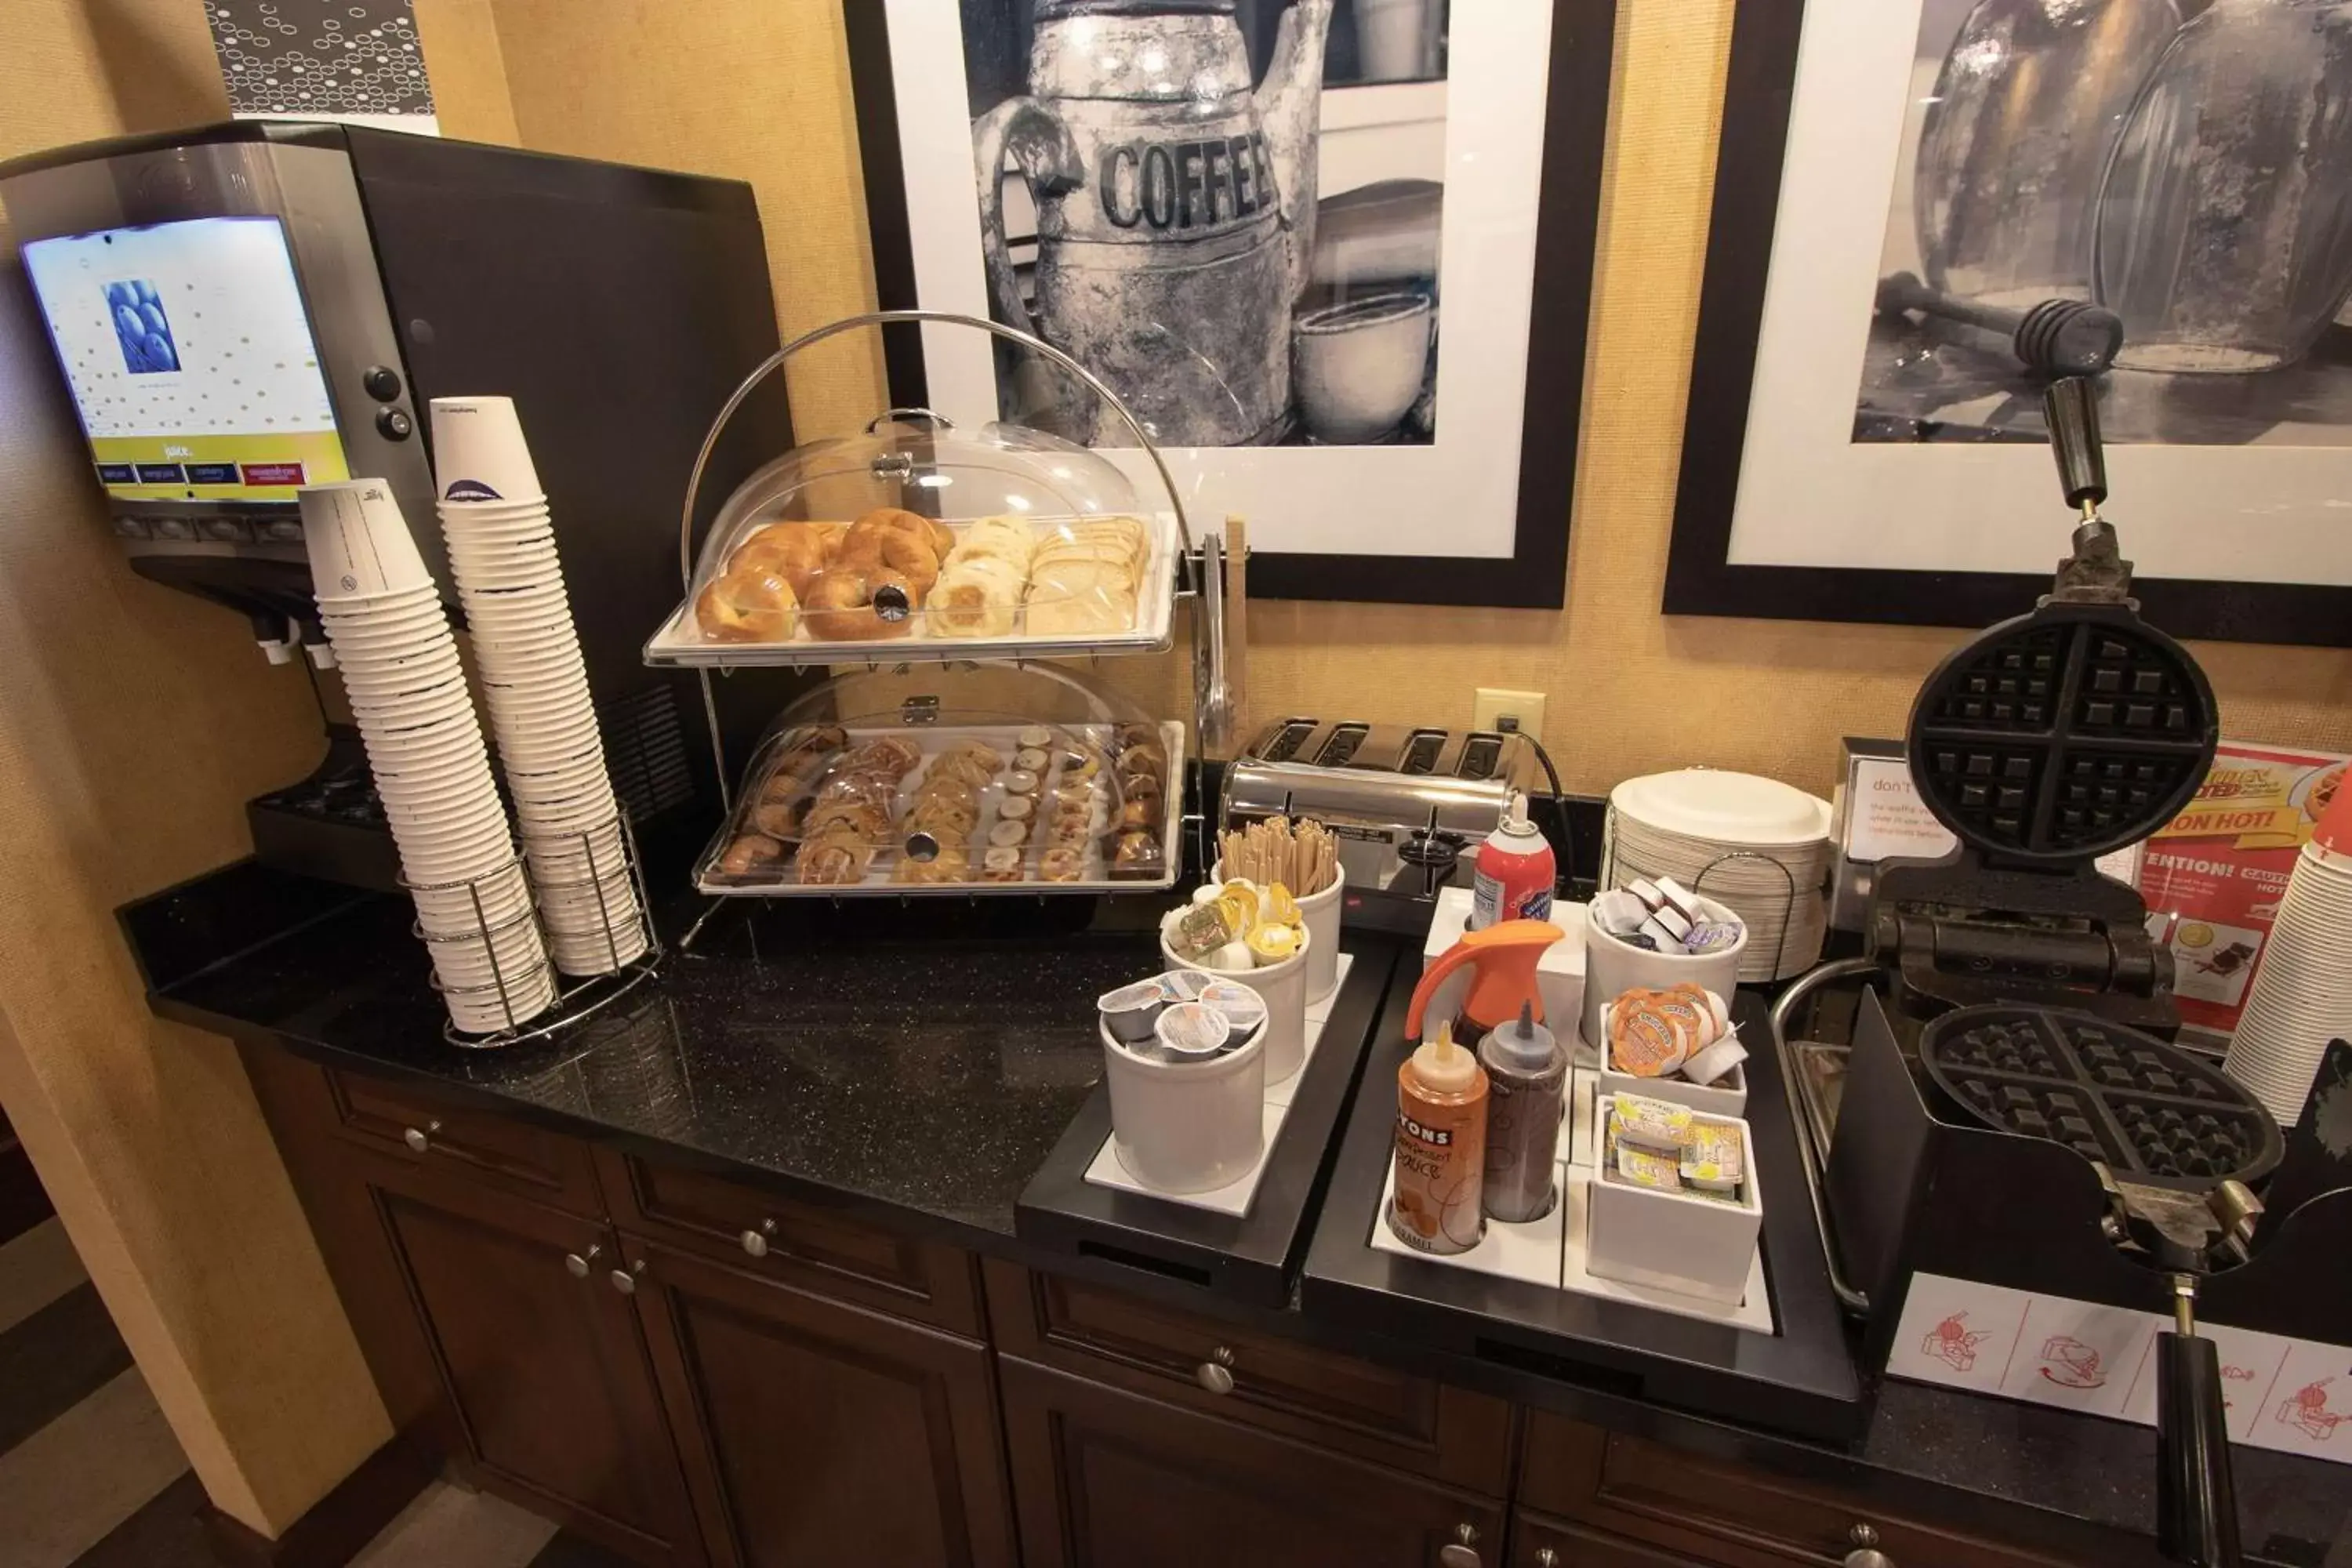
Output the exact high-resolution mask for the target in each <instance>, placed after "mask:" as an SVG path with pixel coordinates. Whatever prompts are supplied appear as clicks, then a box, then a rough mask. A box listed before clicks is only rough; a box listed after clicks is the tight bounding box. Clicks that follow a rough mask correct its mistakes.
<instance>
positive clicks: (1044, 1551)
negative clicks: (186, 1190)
mask: <svg viewBox="0 0 2352 1568" xmlns="http://www.w3.org/2000/svg"><path fill="white" fill-rule="evenodd" d="M244 1055H245V1060H246V1064H247V1071H248V1073H249V1075H250V1076H251V1078H252V1079H253V1082H254V1087H255V1089H256V1091H257V1095H258V1097H259V1099H260V1101H261V1104H262V1108H263V1110H264V1112H265V1114H266V1115H267V1116H268V1120H269V1123H270V1127H271V1130H272V1131H273V1132H274V1134H275V1135H276V1137H277V1139H278V1146H279V1148H280V1150H281V1151H282V1152H284V1154H285V1157H286V1161H287V1164H288V1167H289V1171H290V1172H291V1173H292V1174H293V1177H294V1182H295V1187H296V1190H297V1191H298V1192H299V1194H300V1195H301V1198H302V1202H303V1205H304V1206H305V1208H306V1210H307V1211H308V1212H309V1214H310V1220H311V1225H312V1227H313V1229H314V1231H315V1232H316V1234H317V1237H318V1240H319V1246H320V1252H321V1253H322V1254H323V1255H324V1257H325V1258H326V1261H327V1265H328V1268H329V1269H330V1271H331V1273H332V1274H333V1276H334V1279H335V1283H336V1287H337V1289H338V1290H339V1292H340V1293H341V1297H342V1299H343V1302H344V1306H345V1308H346V1310H348V1311H349V1312H350V1314H351V1317H352V1326H353V1328H354V1330H355V1331H357V1333H358V1336H359V1340H360V1343H361V1347H362V1350H363V1351H364V1352H365V1353H366V1355H367V1357H368V1362H369V1365H370V1367H371V1368H372V1369H373V1372H374V1373H375V1376H376V1381H377V1385H378V1387H379V1389H380V1390H381V1392H382V1393H383V1398H384V1403H385V1405H386V1406H387V1408H388V1409H389V1410H390V1411H391V1413H392V1415H393V1419H394V1423H395V1425H397V1426H399V1427H400V1429H401V1430H402V1431H403V1432H404V1433H407V1434H411V1435H415V1436H429V1437H431V1438H433V1439H435V1440H436V1442H437V1445H438V1446H439V1447H440V1448H441V1449H442V1451H443V1452H444V1453H445V1454H446V1455H447V1456H448V1457H449V1458H451V1459H453V1460H454V1461H456V1463H457V1465H458V1467H459V1468H461V1470H462V1471H463V1472H465V1473H466V1474H467V1476H468V1477H469V1478H470V1479H474V1480H476V1481H478V1483H479V1484H481V1485H482V1486H484V1487H485V1488H486V1489H489V1490H493V1491H497V1492H499V1493H501V1494H503V1495H506V1496H508V1497H510V1498H512V1499H514V1500H517V1501H520V1502H521V1503H523V1504H524V1505H526V1506H528V1507H530V1508H532V1509H534V1510H537V1511H539V1512H541V1514H544V1515H546V1516H547V1517H549V1518H551V1519H553V1520H555V1521H558V1522H560V1523H562V1524H563V1525H564V1526H565V1527H567V1528H569V1529H572V1530H574V1531H579V1532H581V1533H583V1534H585V1535H588V1536H591V1537H593V1538H594V1539H596V1540H598V1541H600V1542H604V1544H606V1545H608V1546H610V1547H612V1548H613V1549H614V1550H615V1551H617V1552H621V1553H623V1554H624V1555H625V1556H627V1557H628V1558H630V1559H632V1560H634V1561H635V1562H637V1563H643V1564H646V1568H690V1565H698V1564H701V1563H715V1564H718V1565H719V1568H818V1565H824V1568H830V1565H832V1564H835V1563H875V1564H887V1565H889V1568H900V1565H902V1564H904V1565H909V1568H934V1565H936V1568H1016V1565H1018V1564H1024V1563H1025V1564H1026V1565H1027V1568H1198V1565H1199V1564H1202V1563H1227V1562H1244V1561H1247V1562H1258V1563H1279V1564H1283V1565H1284V1568H1327V1565H1328V1568H1842V1565H1843V1563H1846V1562H1847V1560H1848V1558H1849V1556H1850V1554H1851V1553H1853V1552H1855V1551H1857V1550H1860V1549H1862V1548H1864V1547H1875V1548H1876V1549H1877V1550H1878V1551H1880V1552H1883V1553H1885V1556H1886V1557H1887V1558H1890V1559H1892V1560H1893V1561H1894V1562H1895V1563H1900V1564H1902V1565H1903V1568H1913V1565H1915V1564H1936V1565H1937V1568H2054V1565H2055V1564H2057V1563H2059V1561H2060V1560H2059V1559H2057V1558H2055V1557H2053V1556H2046V1555H2039V1554H2036V1553H2034V1552H2028V1551H2024V1550H2021V1549H2018V1548H2016V1547H2012V1546H2010V1545H2007V1544H2004V1543H2000V1542H1990V1541H1986V1540H1982V1539H1979V1538H1978V1537H1976V1536H1974V1535H1971V1534H1969V1533H1966V1532H1965V1531H1958V1530H1955V1529H1952V1528H1950V1527H1948V1526H1943V1525H1929V1524H1926V1523H1922V1522H1918V1521H1911V1520H1906V1519H1903V1518H1899V1517H1891V1516H1889V1515H1888V1514H1886V1513H1885V1511H1884V1510H1880V1509H1877V1508H1874V1507H1873V1506H1871V1505H1869V1504H1866V1503H1864V1502H1861V1501H1858V1500H1855V1499H1853V1498H1852V1497H1849V1496H1844V1495H1842V1494H1840V1493H1839V1492H1837V1491H1835V1490H1832V1489H1828V1488H1825V1487H1821V1486H1817V1485H1813V1484H1811V1483H1808V1482H1800V1481H1797V1480H1792V1479H1788V1478H1785V1477H1782V1476H1780V1475H1778V1474H1773V1473H1769V1472H1767V1471H1764V1470H1761V1469H1757V1468H1748V1467H1745V1466H1739V1465H1734V1464H1731V1463H1727V1462H1726V1461H1724V1460H1721V1459H1716V1458H1706V1457H1704V1456H1702V1455H1698V1454H1694V1453H1687V1452H1684V1451H1682V1450H1680V1449H1673V1448H1668V1447H1664V1446H1662V1445H1659V1444H1655V1443H1652V1442H1648V1441H1645V1440H1643V1439H1641V1438H1636V1437H1630V1436H1624V1435H1622V1434H1620V1433H1611V1432H1606V1431H1603V1430H1602V1429H1601V1428H1599V1427H1596V1426H1587V1425H1584V1424H1582V1423H1580V1422H1576V1421H1571V1420H1568V1419H1566V1418H1564V1417H1561V1416H1558V1415H1551V1414H1549V1413H1546V1412H1540V1411H1523V1412H1514V1411H1513V1410H1512V1408H1511V1407H1510V1406H1509V1405H1507V1404H1505V1403H1504V1402H1503V1401H1501V1400H1498V1399H1495V1398H1492V1397H1490V1396H1486V1395H1483V1394H1470V1393H1467V1392H1465V1391H1463V1390H1461V1389H1456V1388H1450V1387H1447V1386H1445V1385H1443V1384H1438V1383H1436V1382H1434V1381H1433V1380H1431V1379H1428V1378H1425V1377H1421V1376H1418V1375H1415V1374H1412V1373H1402V1372H1399V1371H1397V1370H1395V1369H1394V1368H1391V1367H1388V1366H1382V1365H1378V1364H1375V1363H1370V1362H1366V1361H1361V1360H1359V1359H1357V1358H1354V1357H1352V1356H1348V1355H1345V1354H1341V1353H1339V1352H1334V1351H1330V1350H1325V1349H1320V1348H1317V1347H1315V1346H1311V1345H1308V1344H1306V1343H1303V1342H1300V1341H1299V1340H1297V1339H1294V1338H1291V1337H1288V1336H1286V1335H1283V1334H1279V1333H1271V1332H1256V1331H1247V1330H1242V1329H1238V1328H1236V1327H1234V1326H1233V1325H1231V1324H1230V1323H1226V1322H1223V1321H1222V1320H1220V1319H1216V1318H1213V1317H1210V1316H1206V1315H1198V1316H1196V1315H1194V1314H1192V1313H1190V1312H1185V1311H1180V1310H1174V1309H1171V1308H1169V1307H1165V1306H1162V1305H1159V1304H1157V1303H1153V1302H1148V1301H1145V1300H1139V1299H1137V1298H1133V1297H1129V1296H1126V1295H1123V1294H1121V1293H1119V1292H1117V1291H1114V1290H1109V1289H1103V1288H1101V1287H1098V1286H1095V1285H1091V1284H1087V1283H1085V1282H1083V1281H1078V1280H1073V1279H1066V1278H1063V1277H1060V1276H1055V1275H1048V1274H1044V1273H1037V1272H1033V1271H1031V1270H1028V1269H1025V1268H1021V1267H1019V1266H1017V1265H1014V1264H1012V1263H1009V1262H1005V1261H1003V1260H998V1259H991V1260H990V1261H989V1262H988V1263H987V1264H986V1265H985V1268H984V1269H983V1268H982V1265H981V1264H980V1263H979V1262H978V1261H977V1260H976V1259H975V1258H973V1257H972V1256H971V1254H970V1253H968V1252H965V1251H962V1250H961V1249H959V1248H957V1247H950V1246H946V1245H943V1244H941V1243H940V1242H936V1241H929V1240H917V1239H915V1238H913V1237H907V1236H904V1235H901V1234H899V1233H898V1232H896V1231H893V1230H890V1229H888V1228H887V1227H885V1226H877V1225H876V1224H874V1223H872V1222H871V1221H870V1220H869V1219H868V1217H867V1216H866V1215H864V1214H863V1213H859V1214H857V1215H856V1216H855V1217H853V1215H851V1214H850V1213H846V1212H844V1211H842V1210H839V1209H836V1208H835V1207H832V1206H828V1205H820V1204H816V1203H813V1202H806V1201H794V1200H788V1199H782V1198H778V1197H776V1196H774V1195H773V1194H770V1193H768V1192H767V1191H765V1190H764V1189H762V1188H760V1187H756V1186H752V1185H749V1184H741V1183H738V1182H735V1181H731V1180H729V1179H726V1178H723V1177H720V1176H717V1175H713V1174H710V1173H708V1172H707V1171H701V1170H696V1169H691V1168H688V1167H687V1166H684V1165H678V1166H672V1165H667V1164H663V1163H656V1162H653V1161H648V1160H646V1159H643V1158H640V1157H638V1156H636V1155H635V1154H624V1153H622V1152H618V1151H615V1150H612V1149H608V1148H604V1147H593V1148H592V1146H591V1145H590V1144H589V1143H588V1142H585V1141H583V1140H580V1139H576V1138H572V1137H570V1136H567V1135H565V1134H562V1133H559V1132H554V1131H549V1130H547V1129H546V1128H543V1127H541V1126H539V1125H537V1124H534V1123H530V1122H526V1121H520V1120H518V1119H514V1118H509V1117H506V1116H502V1115H500V1114H499V1113H497V1112H495V1111H491V1110H480V1109H478V1108H476V1107H473V1106H470V1105H468V1106H457V1105H452V1104H449V1103H446V1102H445V1101H444V1100H441V1099H440V1097H437V1096H435V1095H432V1094H430V1093H428V1092H426V1091H424V1090H417V1089H413V1088H412V1086H410V1085H408V1084H406V1083H403V1084H401V1085H399V1086H398V1087H396V1088H395V1087H388V1086H386V1085H384V1084H382V1083H379V1082H376V1081H375V1080H373V1079H369V1078H366V1077H363V1076H361V1075H355V1074H350V1073H345V1072H341V1071H329V1070H327V1069H323V1068H319V1067H315V1066H312V1065H310V1064H308V1063H306V1062H302V1061H299V1060H298V1059H296V1058H292V1057H289V1056H287V1055H285V1054H283V1053H281V1052H278V1051H276V1050H273V1049H271V1048H268V1047H263V1046H257V1045H247V1047H245V1049H244ZM412 1133H414V1134H415V1136H411V1134H412ZM983 1275H984V1279H985V1285H984V1289H983V1283H982V1281H983ZM1515 1432H1516V1434H1517V1445H1516V1447H1517V1464H1516V1468H1514V1465H1513V1450H1514V1436H1515ZM1506 1507H1508V1508H1510V1509H1511V1510H1514V1511H1513V1512H1511V1513H1510V1515H1509V1516H1508V1521H1507V1523H1506V1513H1505V1510H1506ZM1959 1517H1962V1518H1963V1519H1965V1517H1966V1516H1959Z"/></svg>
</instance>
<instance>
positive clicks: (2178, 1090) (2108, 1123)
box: [1919, 1005, 2284, 1193]
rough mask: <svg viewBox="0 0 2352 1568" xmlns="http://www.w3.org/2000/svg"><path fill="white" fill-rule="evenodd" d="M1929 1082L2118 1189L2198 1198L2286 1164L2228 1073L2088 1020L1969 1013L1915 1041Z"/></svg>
mask: <svg viewBox="0 0 2352 1568" xmlns="http://www.w3.org/2000/svg"><path fill="white" fill-rule="evenodd" d="M1919 1059H1920V1062H1921V1065H1923V1066H1924V1067H1925V1068H1927V1076H1928V1077H1929V1078H1930V1079H1933V1080H1934V1081H1935V1083H1936V1086H1937V1088H1938V1089H1942V1090H1943V1091H1944V1093H1945V1094H1946V1095H1947V1096H1948V1097H1949V1098H1950V1099H1951V1100H1952V1101H1954V1102H1955V1103H1956V1104H1958V1105H1959V1106H1962V1107H1964V1108H1966V1110H1968V1112H1969V1113H1970V1114H1972V1115H1974V1116H1975V1117H1976V1118H1977V1119H1978V1120H1979V1121H1982V1122H1984V1123H1985V1124H1986V1125H1987V1126H1990V1127H1993V1128H1996V1129H1998V1130H2000V1131H2004V1132H2017V1133H2022V1134H2024V1135H2025V1136H2027V1137H2032V1138H2047V1139H2051V1140H2053V1141H2055V1142H2060V1143H2063V1144H2065V1145H2066V1146H2067V1147H2068V1148H2070V1149H2072V1150H2074V1152H2076V1153H2078V1154H2080V1155H2082V1156H2083V1157H2084V1159H2086V1160H2090V1161H2093V1162H2095V1163H2099V1164H2103V1165H2105V1166H2106V1167H2107V1169H2108V1170H2109V1171H2110V1172H2112V1173H2114V1174H2115V1176H2116V1179H2117V1180H2118V1181H2122V1182H2129V1183H2133V1184H2139V1185H2145V1186H2152V1187H2170V1188H2176V1189H2179V1190H2181V1191H2189V1192H2199V1193H2202V1192H2204V1191H2205V1190H2207V1189H2208V1188H2210V1187H2212V1186H2213V1185H2214V1184H2217V1183H2220V1182H2224V1181H2231V1180H2235V1181H2240V1182H2243V1183H2246V1184H2249V1185H2252V1184H2253V1183H2256V1182H2259V1181H2261V1180H2262V1179H2263V1177H2264V1176H2267V1175H2269V1174H2270V1173H2271V1171H2272V1170H2273V1167H2275V1166H2276V1165H2277V1164H2278V1163H2279V1157H2280V1155H2281V1153H2282V1152H2283V1150H2284V1142H2283V1141H2282V1139H2281V1138H2280V1136H2279V1130H2278V1123H2277V1122H2275V1121H2273V1120H2272V1119H2271V1115H2270V1113H2269V1112H2268V1111H2267V1110H2264V1109H2263V1107H2262V1105H2261V1104H2259V1103H2258V1102H2257V1101H2255V1100H2254V1099H2253V1098H2252V1096H2250V1095H2249V1094H2247V1093H2246V1091H2245V1090H2244V1089H2241V1088H2239V1087H2238V1085H2237V1084H2236V1083H2235V1082H2233V1081H2231V1079H2228V1078H2227V1077H2224V1076H2223V1075H2222V1074H2221V1073H2220V1072H2218V1071H2216V1070H2215V1069H2214V1068H2210V1067H2208V1066H2206V1065H2205V1064H2204V1063H2203V1062H2200V1061H2199V1060H2198V1059H2197V1058H2195V1057H2192V1056H2190V1055H2189V1053H2188V1052H2186V1051H2183V1050H2180V1049H2179V1048H2178V1047H2172V1046H2168V1045H2166V1044H2165V1043H2164V1042H2163V1041H2162V1040H2158V1039H2156V1038H2154V1037H2151V1036H2147V1035H2143V1034H2141V1033H2140V1032H2139V1031H2138V1030H2137V1029H2126V1028H2124V1027H2122V1026H2119V1025H2116V1024H2110V1023H2107V1022H2106V1021H2105V1020H2104V1019H2101V1018H2098V1017H2096V1016H2093V1015H2091V1014H2089V1013H2080V1012H2072V1011H2067V1010H2064V1009H2061V1008H2055V1007H2004V1006H2000V1005H1986V1006H1978V1007H1962V1008H1959V1009H1958V1010H1956V1011H1954V1012H1950V1013H1947V1014H1945V1015H1944V1016H1942V1017H1940V1018H1937V1019H1935V1020H1933V1021H1932V1022H1930V1023H1929V1024H1928V1025H1927V1028H1926V1030H1925V1031H1923V1032H1922V1033H1921V1035H1920V1037H1919Z"/></svg>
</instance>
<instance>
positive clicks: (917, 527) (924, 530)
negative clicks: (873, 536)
mask: <svg viewBox="0 0 2352 1568" xmlns="http://www.w3.org/2000/svg"><path fill="white" fill-rule="evenodd" d="M877 528H887V529H890V530H893V531H897V532H899V533H903V534H906V535H907V536H908V538H910V539H917V540H920V541H921V542H923V543H925V544H928V545H929V546H930V547H931V553H932V554H934V555H937V556H939V557H940V558H941V559H943V560H944V559H945V558H946V556H947V552H949V551H950V550H953V549H954V548H955V544H956V539H955V532H954V531H953V530H951V529H950V528H949V527H948V525H947V524H946V523H944V522H941V521H939V520H938V519H936V518H929V517H925V516H923V515H922V514H921V513H919V512H912V511H908V510H906V509H905V508H904V507H895V506H877V507H876V508H875V509H874V510H872V511H869V512H867V513H866V515H865V516H864V517H861V518H859V519H858V520H857V521H856V522H853V523H851V524H850V525H849V531H850V532H851V533H853V534H854V533H856V532H857V531H859V530H860V529H865V530H867V531H872V530H874V529H877Z"/></svg>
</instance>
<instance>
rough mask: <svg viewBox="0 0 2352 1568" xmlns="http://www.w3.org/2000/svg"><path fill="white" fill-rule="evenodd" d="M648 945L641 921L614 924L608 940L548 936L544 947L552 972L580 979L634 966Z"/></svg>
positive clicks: (602, 937) (599, 936) (599, 933)
mask: <svg viewBox="0 0 2352 1568" xmlns="http://www.w3.org/2000/svg"><path fill="white" fill-rule="evenodd" d="M648 945H650V944H649V943H648V942H647V939H646V930H645V924H644V922H643V921H631V922H629V923H626V924H623V923H620V922H618V921H615V923H614V929H613V933H612V935H611V936H610V937H609V938H607V937H606V936H605V934H604V931H596V932H594V933H593V935H586V936H560V935H559V936H551V937H550V938H549V939H548V943H547V946H548V951H549V952H550V953H551V954H552V955H553V956H554V959H555V967H556V968H558V969H560V970H562V972H563V973H566V974H583V975H584V974H610V973H613V972H614V970H616V969H618V968H620V967H621V966H622V965H623V964H626V963H635V962H636V961H637V960H638V959H640V958H642V957H644V956H645V952H646V947H647V946H648Z"/></svg>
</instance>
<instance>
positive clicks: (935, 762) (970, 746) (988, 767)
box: [923, 741, 1004, 789]
mask: <svg viewBox="0 0 2352 1568" xmlns="http://www.w3.org/2000/svg"><path fill="white" fill-rule="evenodd" d="M1003 766H1004V759H1003V757H1002V756H1000V755H999V754H998V753H997V752H994V751H992V750H991V749H990V748H989V747H987V746H985V745H983V744H982V743H981V742H977V741H968V742H962V743H961V744H959V745H956V746H951V747H950V748H949V749H948V750H946V751H944V752H940V754H939V755H938V756H936V757H933V758H932V759H931V765H930V768H929V771H928V772H926V773H924V774H923V779H924V782H925V783H927V784H928V783H929V782H930V781H931V780H933V779H952V780H954V781H956V782H957V783H959V784H970V785H971V786H972V787H973V788H974V789H978V788H979V787H980V786H981V785H982V784H986V783H987V782H988V781H989V780H991V779H992V778H994V777H995V776H996V773H997V770H998V769H1000V768H1002V767H1003Z"/></svg>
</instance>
